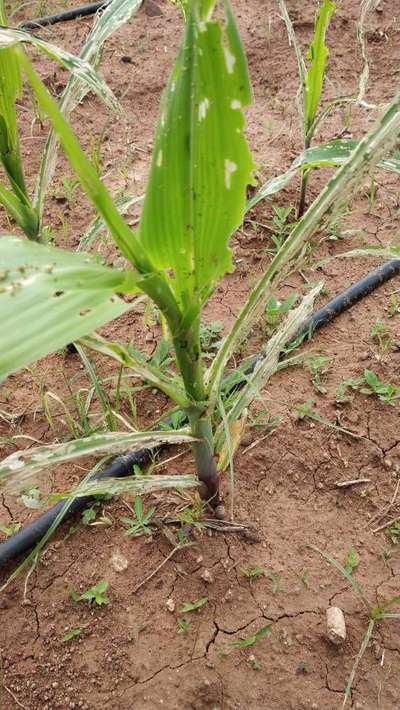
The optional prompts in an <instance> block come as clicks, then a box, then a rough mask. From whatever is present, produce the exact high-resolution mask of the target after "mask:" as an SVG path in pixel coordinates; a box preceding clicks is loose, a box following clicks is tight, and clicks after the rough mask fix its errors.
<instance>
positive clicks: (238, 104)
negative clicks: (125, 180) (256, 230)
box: [139, 0, 254, 309]
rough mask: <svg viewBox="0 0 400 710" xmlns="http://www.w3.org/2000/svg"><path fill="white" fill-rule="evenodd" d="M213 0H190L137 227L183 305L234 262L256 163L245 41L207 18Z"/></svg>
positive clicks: (198, 297)
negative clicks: (236, 233) (247, 131)
mask: <svg viewBox="0 0 400 710" xmlns="http://www.w3.org/2000/svg"><path fill="white" fill-rule="evenodd" d="M214 5H215V0H213V1H211V0H207V2H204V1H203V2H200V0H192V2H191V4H190V11H189V14H188V18H187V25H186V32H185V36H184V39H183V42H182V44H181V48H180V51H179V54H178V59H177V61H176V64H175V67H174V69H173V71H172V74H171V77H170V80H169V83H168V86H167V89H166V91H165V92H164V96H163V99H162V104H161V113H160V119H159V125H158V130H157V136H156V141H155V148H154V153H153V160H152V166H151V171H150V177H149V182H148V187H147V192H146V197H145V201H144V206H143V212H142V218H141V222H140V228H139V239H140V241H141V243H142V245H143V248H144V250H145V252H146V254H148V255H149V257H150V259H151V260H152V262H153V263H154V265H155V266H156V267H157V268H159V269H163V270H164V269H165V270H166V269H171V270H172V272H173V274H172V279H171V283H172V284H173V287H174V289H175V295H176V299H177V301H178V302H179V303H180V305H181V306H183V308H184V309H186V308H188V307H189V305H193V304H194V303H196V302H197V303H198V304H200V303H202V302H204V300H205V299H206V298H207V297H208V296H209V295H210V293H211V292H212V291H213V289H214V288H215V285H216V283H217V281H218V280H219V278H221V276H222V275H223V274H224V273H225V272H226V271H230V270H232V261H231V252H230V249H229V248H228V241H229V237H230V235H231V233H232V232H233V230H234V229H235V228H236V227H237V226H238V224H240V222H241V221H242V218H243V211H244V204H245V189H246V185H248V184H249V182H250V181H251V175H252V170H253V167H254V166H253V161H252V158H251V154H250V151H249V149H248V146H247V143H246V139H245V136H244V134H243V128H244V118H243V114H242V108H243V107H244V106H246V105H248V104H249V102H250V97H251V89H250V85H249V80H248V75H247V69H246V62H245V58H244V55H243V49H242V46H241V43H240V40H239V37H238V34H237V30H236V28H235V24H234V20H233V17H232V14H231V12H230V7H229V3H225V7H226V15H227V25H226V27H225V28H222V27H221V25H220V23H219V22H218V21H217V20H215V21H214V20H212V19H210V17H211V13H212V10H213V8H214Z"/></svg>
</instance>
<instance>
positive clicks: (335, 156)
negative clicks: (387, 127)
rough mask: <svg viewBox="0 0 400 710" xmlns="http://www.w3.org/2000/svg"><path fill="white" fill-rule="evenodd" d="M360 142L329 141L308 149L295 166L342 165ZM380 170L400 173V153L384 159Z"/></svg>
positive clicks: (351, 140) (346, 140) (380, 164)
mask: <svg viewBox="0 0 400 710" xmlns="http://www.w3.org/2000/svg"><path fill="white" fill-rule="evenodd" d="M358 143H359V141H356V140H353V139H350V138H344V139H343V138H342V139H340V138H337V139H335V140H332V141H329V143H326V144H325V145H318V146H315V147H314V148H308V149H307V150H305V151H304V153H303V154H302V155H301V156H300V157H299V158H297V159H296V160H295V161H294V163H293V165H294V166H298V167H300V168H307V169H308V168H319V167H324V166H329V165H333V166H339V165H342V164H343V163H344V162H345V161H346V160H347V159H348V158H349V156H350V154H351V153H352V152H353V150H355V149H356V148H357V146H358ZM377 167H378V168H382V169H384V170H389V171H391V172H395V173H400V152H396V153H395V154H394V155H393V157H392V158H382V160H380V161H379V162H378V164H377Z"/></svg>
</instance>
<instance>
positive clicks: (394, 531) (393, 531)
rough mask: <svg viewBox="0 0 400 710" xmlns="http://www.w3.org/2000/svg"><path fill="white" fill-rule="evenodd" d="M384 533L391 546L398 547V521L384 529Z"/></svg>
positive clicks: (399, 525) (399, 526) (399, 537)
mask: <svg viewBox="0 0 400 710" xmlns="http://www.w3.org/2000/svg"><path fill="white" fill-rule="evenodd" d="M385 532H386V535H387V536H388V538H389V540H390V542H391V543H392V545H398V543H399V542H400V520H396V521H395V522H394V523H391V525H389V526H388V527H387V528H386V531H385Z"/></svg>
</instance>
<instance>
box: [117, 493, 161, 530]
mask: <svg viewBox="0 0 400 710" xmlns="http://www.w3.org/2000/svg"><path fill="white" fill-rule="evenodd" d="M155 512H156V509H155V508H149V510H148V511H147V512H146V513H144V512H143V503H142V499H141V497H140V496H136V497H135V515H136V520H134V519H132V518H121V521H122V522H123V523H125V524H126V525H129V528H128V530H126V531H125V535H133V537H139V536H140V535H151V534H152V532H153V530H154V528H152V527H151V526H150V525H149V522H150V520H151V519H152V517H153V515H154V513H155Z"/></svg>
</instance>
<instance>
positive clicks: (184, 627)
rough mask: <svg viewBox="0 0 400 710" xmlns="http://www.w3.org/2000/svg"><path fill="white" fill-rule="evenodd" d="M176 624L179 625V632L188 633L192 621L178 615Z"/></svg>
mask: <svg viewBox="0 0 400 710" xmlns="http://www.w3.org/2000/svg"><path fill="white" fill-rule="evenodd" d="M176 625H177V627H178V634H186V633H187V632H188V630H189V626H190V623H189V621H186V619H183V618H182V617H180V616H178V618H177V620H176Z"/></svg>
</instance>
